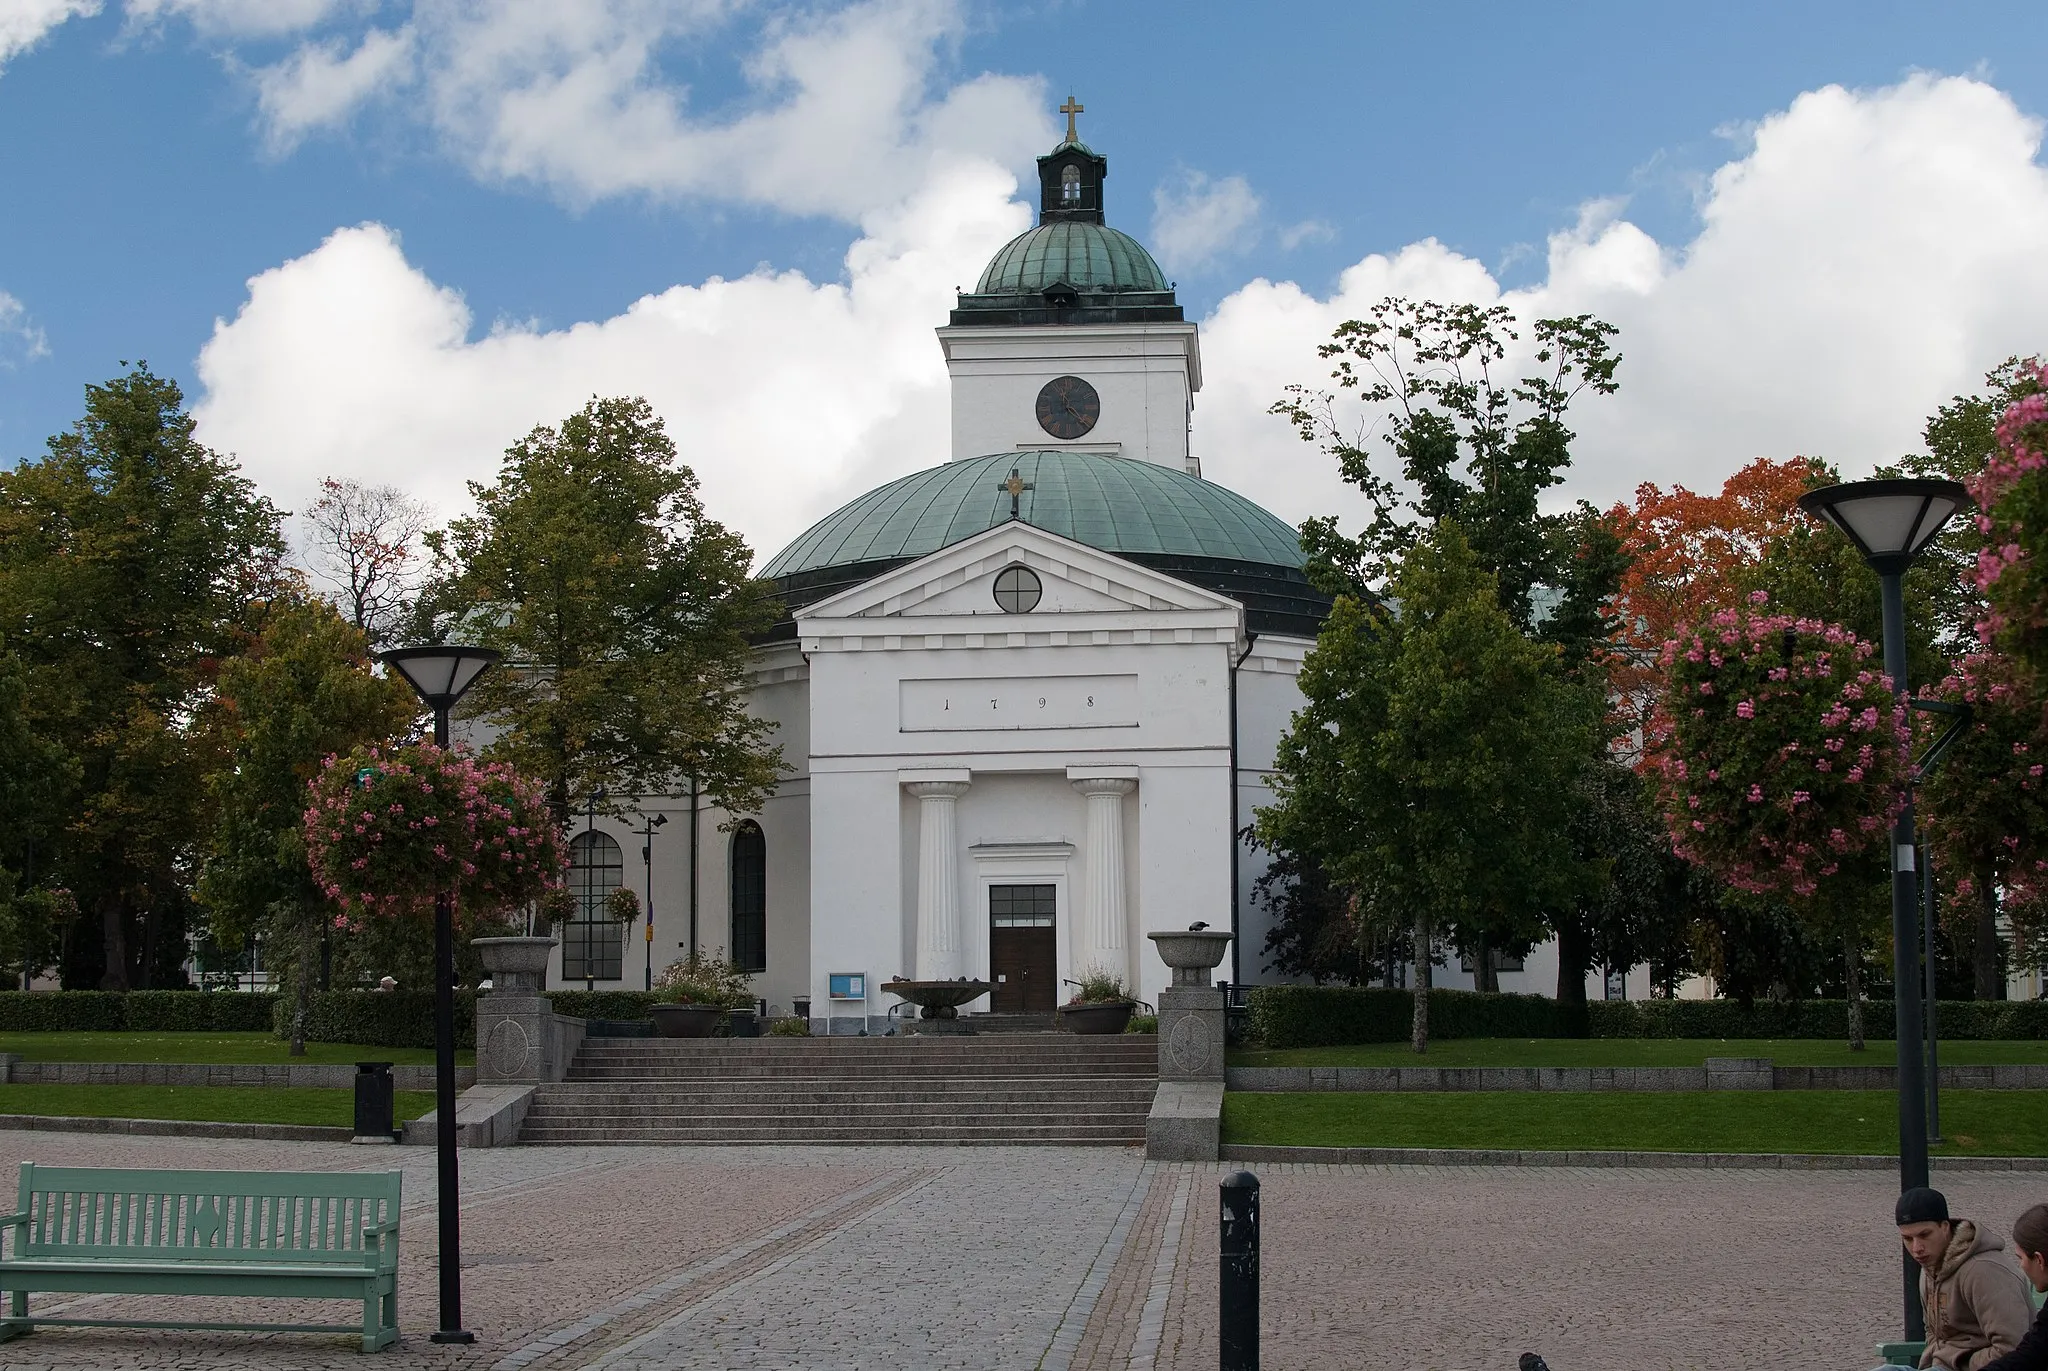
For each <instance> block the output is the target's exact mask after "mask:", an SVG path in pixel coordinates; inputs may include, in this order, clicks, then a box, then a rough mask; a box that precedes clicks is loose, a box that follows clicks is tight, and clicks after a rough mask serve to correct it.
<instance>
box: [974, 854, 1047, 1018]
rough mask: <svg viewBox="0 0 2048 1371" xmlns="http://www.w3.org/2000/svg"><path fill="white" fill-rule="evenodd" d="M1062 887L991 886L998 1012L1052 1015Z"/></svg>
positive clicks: (991, 961)
mask: <svg viewBox="0 0 2048 1371" xmlns="http://www.w3.org/2000/svg"><path fill="white" fill-rule="evenodd" d="M1058 915H1059V887H1058V886H1055V885H992V886H990V887H989V888H988V969H989V979H990V980H991V981H993V982H995V988H994V990H992V991H991V992H990V993H989V997H988V999H989V1008H990V1009H992V1010H994V1011H995V1012H996V1013H998V1014H1050V1013H1051V1012H1052V1011H1053V1007H1054V1005H1055V1004H1056V1003H1057V1001H1058V997H1059V943H1058V937H1059V933H1058Z"/></svg>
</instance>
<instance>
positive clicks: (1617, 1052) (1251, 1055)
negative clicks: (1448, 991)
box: [0, 1038, 2048, 1066]
mask: <svg viewBox="0 0 2048 1371" xmlns="http://www.w3.org/2000/svg"><path fill="white" fill-rule="evenodd" d="M0 1050H11V1049H0ZM1940 1051H1941V1061H1942V1064H1943V1065H1945V1066H1982V1065H1986V1064H1991V1063H1996V1064H2001V1065H2002V1064H2005V1063H2028V1062H2048V1039H2035V1038H2028V1039H2022V1040H2019V1041H2009V1042H1999V1041H1991V1042H1984V1041H1978V1042H1969V1041H1958V1042H1952V1043H1943V1044H1941V1049H1940ZM1709 1057H1769V1058H1771V1059H1772V1060H1773V1061H1775V1062H1777V1064H1778V1065H1780V1066H1891V1065H1893V1064H1894V1063H1895V1062H1897V1060H1898V1057H1897V1054H1896V1053H1895V1052H1894V1051H1893V1044H1891V1043H1890V1042H1872V1043H1871V1044H1870V1045H1869V1046H1868V1047H1866V1048H1865V1049H1864V1050H1863V1051H1861V1052H1851V1051H1850V1050H1849V1046H1848V1044H1847V1043H1843V1042H1836V1041H1834V1040H1832V1039H1818V1038H1777V1039H1757V1038H1747V1039H1745V1038H1445V1039H1443V1040H1442V1041H1439V1042H1433V1043H1431V1044H1430V1045H1429V1051H1428V1052H1427V1053H1424V1054H1421V1055H1419V1056H1418V1055H1417V1054H1416V1053H1415V1052H1414V1051H1412V1050H1411V1049H1410V1048H1409V1046H1408V1044H1406V1043H1362V1044H1359V1045H1357V1046H1352V1047H1294V1048H1284V1049H1281V1050H1279V1051H1266V1050H1259V1049H1243V1050H1239V1051H1234V1052H1232V1053H1231V1054H1230V1064H1231V1065H1232V1066H1698V1065H1699V1064H1700V1063H1702V1062H1704V1061H1705V1060H1706V1059H1707V1058H1709Z"/></svg>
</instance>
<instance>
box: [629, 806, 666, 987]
mask: <svg viewBox="0 0 2048 1371" xmlns="http://www.w3.org/2000/svg"><path fill="white" fill-rule="evenodd" d="M640 817H641V819H642V820H644V821H645V822H646V824H647V827H646V828H645V829H643V830H641V833H640V864H641V865H642V866H643V867H645V868H646V870H647V909H646V914H647V936H646V938H645V942H646V944H647V983H646V986H645V988H646V989H648V990H652V989H654V830H655V829H657V828H660V827H661V826H662V825H663V824H665V823H667V822H668V815H666V814H642V815H641V816H640ZM622 970H623V968H622Z"/></svg>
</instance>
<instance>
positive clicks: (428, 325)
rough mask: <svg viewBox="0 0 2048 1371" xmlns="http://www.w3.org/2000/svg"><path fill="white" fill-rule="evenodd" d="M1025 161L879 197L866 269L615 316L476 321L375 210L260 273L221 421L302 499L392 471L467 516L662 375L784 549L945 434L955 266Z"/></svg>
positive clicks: (1009, 222) (214, 383)
mask: <svg viewBox="0 0 2048 1371" xmlns="http://www.w3.org/2000/svg"><path fill="white" fill-rule="evenodd" d="M1015 184H1016V183H1015V181H1014V179H1013V178H1012V177H1010V176H1009V175H1008V174H1007V173H1004V172H1001V171H999V170H997V169H995V168H993V167H990V166H987V165H985V164H984V165H981V166H969V165H965V164H962V165H958V166H955V167H953V168H952V169H950V170H949V171H948V172H947V173H946V174H945V175H944V176H942V177H941V178H939V179H938V180H937V181H936V182H935V183H934V184H933V185H932V186H931V187H929V188H927V189H926V190H925V191H924V192H922V193H921V194H919V195H917V196H914V197H912V198H911V199H910V200H909V201H907V202H905V203H904V204H903V205H901V206H899V207H897V208H896V209H894V210H892V211H889V212H886V213H880V214H876V215H872V216H870V217H869V219H868V221H867V222H866V224H865V227H864V232H863V234H862V236H861V237H860V239H859V240H858V241H856V242H855V243H854V244H853V245H852V247H851V248H850V249H849V250H848V252H847V255H846V261H845V271H846V275H845V279H844V280H843V281H841V282H813V281H811V280H808V279H806V278H805V277H804V276H803V275H801V274H799V273H796V272H779V273H778V272H771V271H768V270H765V269H764V270H760V271H757V272H755V273H754V274H752V275H749V276H746V277H743V278H740V279H738V280H723V279H717V278H714V279H712V280H709V281H706V282H704V283H703V284H702V285H679V286H672V287H670V288H668V289H667V290H664V291H661V292H660V293H658V294H652V295H648V296H645V297H643V298H642V299H640V300H638V301H636V302H635V303H634V304H633V305H632V306H631V307H630V308H628V309H627V310H626V311H625V312H624V313H623V314H620V315H617V316H615V317H613V318H610V319H606V320H602V321H599V322H592V323H583V324H577V325H575V326H573V327H571V328H567V329H562V330H557V331H552V332H542V331H537V330H534V329H531V328H525V327H512V328H502V327H501V328H500V329H498V330H496V331H494V332H492V333H490V334H489V335H487V336H484V337H481V338H472V337H471V336H470V329H471V324H472V319H471V315H470V312H469V310H468V308H467V306H466V305H465V304H464V303H463V300H462V297H461V296H460V294H459V293H458V292H456V291H454V290H451V289H449V288H447V287H445V286H440V285H437V284H436V283H434V282H432V281H430V280H428V279H427V278H426V276H424V275H423V274H422V273H421V272H419V271H418V270H417V269H416V268H414V267H412V266H411V265H410V264H408V263H407V262H406V260H405V258H404V255H403V253H402V252H401V250H400V246H399V243H398V240H397V237H396V235H394V234H393V233H391V232H390V231H389V230H388V229H386V228H384V227H382V226H380V225H376V224H366V225H364V226H362V227H360V228H352V229H344V230H341V231H339V232H337V233H335V234H334V235H333V236H332V237H330V238H329V239H328V240H327V241H326V242H325V243H323V244H321V245H320V246H319V247H318V248H317V249H315V250H314V251H312V252H310V253H308V254H307V255H306V256H304V257H300V258H297V259H295V260H293V261H289V262H286V263H284V264H283V265H282V266H279V267H276V268H273V269H272V270H270V271H267V272H264V273H263V274H262V275H260V276H258V277H256V278H255V279H253V280H252V281H251V282H250V283H249V298H248V301H247V303H246V304H245V305H244V306H243V307H242V309H241V312H240V313H239V314H238V315H237V316H236V317H235V318H234V319H233V320H232V321H221V322H219V323H218V324H216V326H215V330H214V335H213V338H212V340H211V341H209V342H208V343H207V345H206V347H205V348H204V350H203V351H202V352H201V354H200V357H199V364H198V372H199V377H200V380H201V381H202V383H203V384H204V386H205V392H206V393H205V398H204V399H203V401H201V403H200V404H199V405H198V406H197V409H196V413H197V417H198V420H199V426H200V429H199V431H200V434H201V437H202V440H203V441H205V442H206V443H208V444H210V445H211V446H213V447H215V448H217V449H220V450H223V451H230V452H234V453H236V454H237V455H238V456H239V457H240V458H241V460H242V462H243V464H244V466H245V467H246V468H247V470H248V471H249V472H250V473H251V475H252V476H254V477H255V478H256V479H257V481H258V482H259V484H260V485H261V486H262V487H263V488H264V490H265V491H266V492H267V493H269V494H271V495H272V496H273V497H274V498H276V499H278V500H279V501H280V503H282V504H283V505H285V506H286V507H288V508H295V507H298V506H299V505H301V504H303V503H304V502H305V500H306V498H307V492H308V491H309V490H310V489H311V488H312V486H313V485H314V483H315V482H317V481H318V480H319V479H320V478H321V477H324V476H329V475H334V476H352V477H355V478H357V479H359V480H364V481H374V482H389V483H392V484H395V485H398V486H401V487H404V488H406V489H408V490H410V491H412V492H413V493H415V494H417V495H419V496H421V497H422V498H425V499H427V500H429V501H430V502H432V503H433V504H434V505H435V506H436V507H437V508H438V509H439V510H440V511H441V512H442V513H443V514H444V515H447V514H453V513H456V512H458V511H459V510H460V509H461V508H462V507H463V506H464V505H465V504H466V503H467V499H466V496H465V494H464V488H463V482H464V481H466V480H482V481H489V480H491V479H492V478H493V477H494V475H495V473H496V471H497V467H498V461H499V458H500V457H501V455H502V454H503V451H504V449H505V447H506V446H507V445H509V444H510V443H512V442H513V441H515V440H516V439H518V438H519V437H520V436H521V435H523V434H524V433H525V432H526V431H527V430H528V429H530V428H531V427H532V426H533V425H535V424H538V423H550V422H554V421H557V420H559V419H561V418H563V417H564V416H566V415H568V414H570V413H573V412H574V411H575V410H577V409H578V408H580V407H581V406H582V405H583V403H584V402H585V401H586V400H588V399H589V398H590V396H591V395H593V394H603V395H644V396H646V397H647V398H648V400H649V401H651V402H652V403H653V404H654V406H655V408H656V409H657V410H659V411H660V412H661V413H662V414H663V415H664V416H665V417H666V418H667V420H668V423H669V431H670V433H671V434H672V435H673V436H674V438H675V440H676V444H677V446H678V447H679V448H680V449H681V451H682V453H683V456H684V459H685V460H686V461H688V462H689V463H690V464H691V465H692V466H693V467H694V468H695V469H696V471H697V472H698V474H699V475H700V476H701V477H702V478H703V483H704V493H705V498H706V500H707V501H708V503H709V505H710V507H711V509H712V511H713V512H714V514H716V515H717V516H718V517H720V518H722V519H725V520H726V521H728V522H730V523H733V524H734V525H736V526H737V527H739V528H740V529H742V530H743V531H744V532H745V533H746V534H747V535H748V537H749V538H750V539H751V540H753V542H754V545H755V547H756V549H757V550H760V551H762V552H763V553H764V554H765V553H772V552H773V551H775V550H776V549H777V548H779V547H780V546H781V545H782V544H783V543H784V542H786V541H788V540H789V539H790V538H792V537H794V536H795V535H796V534H797V533H798V532H800V531H802V529H803V528H804V527H805V526H806V525H807V524H808V523H809V522H810V521H811V520H813V519H815V518H818V517H820V516H822V515H823V514H824V513H826V512H827V511H829V510H830V509H831V508H833V507H834V506H835V505H836V504H838V503H841V502H843V501H844V500H845V499H848V498H850V497H851V495H852V494H854V493H856V492H857V491H858V490H861V489H865V488H867V487H868V486H870V485H873V484H876V483H878V482H879V481H881V480H883V479H886V478H888V477H891V476H895V475H899V474H901V473H903V472H906V471H910V470H914V469H916V468H919V467H923V466H928V465H930V464H931V463H932V462H934V461H936V460H939V459H940V458H942V457H943V456H944V449H945V444H946V436H947V422H946V407H945V406H946V399H945V367H944V364H943V362H942V359H941V358H940V356H939V350H938V347H937V344H936V342H935V341H934V339H933V337H932V332H931V330H932V328H933V327H934V325H936V324H937V323H939V322H941V321H943V319H944V318H945V313H946V310H947V309H948V308H949V307H950V305H951V303H952V289H953V283H954V282H956V281H960V280H965V279H972V276H973V273H975V272H976V271H978V270H980V268H981V266H982V264H983V263H984V262H985V261H986V260H987V258H988V257H989V256H990V255H991V254H992V253H993V252H994V251H995V250H996V248H997V247H999V246H1000V245H1001V244H1002V243H1003V242H1004V241H1005V240H1006V239H1007V238H1009V237H1010V236H1012V235H1014V234H1016V233H1017V232H1019V231H1021V230H1022V229H1023V228H1024V227H1025V222H1026V216H1025V211H1024V209H1023V207H1022V206H1021V205H1020V204H1018V203H1017V202H1016V201H1015V200H1013V199H1012V198H1011V197H1012V194H1013V192H1014V190H1015Z"/></svg>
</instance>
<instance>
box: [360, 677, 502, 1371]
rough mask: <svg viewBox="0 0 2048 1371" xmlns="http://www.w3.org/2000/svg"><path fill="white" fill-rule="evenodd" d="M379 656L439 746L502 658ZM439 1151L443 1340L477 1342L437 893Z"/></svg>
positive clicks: (439, 894) (449, 948)
mask: <svg viewBox="0 0 2048 1371" xmlns="http://www.w3.org/2000/svg"><path fill="white" fill-rule="evenodd" d="M377 659H378V660H379V661H381V662H383V663H384V665H386V666H388V667H390V668H391V669H392V670H393V671H395V672H397V673H398V674H399V675H401V676H403V677H404V678H405V682H406V684H407V685H409V686H411V687H412V688H413V690H414V692H415V693H416V694H418V696H419V697H420V699H421V700H422V701H423V702H424V703H425V704H426V706H427V708H429V709H431V710H433V711H434V746H436V747H446V746H448V713H449V711H450V710H452V709H454V708H455V702H456V701H457V700H460V699H461V698H462V697H463V695H464V694H466V693H467V692H468V690H469V688H470V687H471V686H473V685H475V684H476V680H477V677H479V676H481V675H483V674H484V673H485V672H486V671H489V670H490V669H491V668H492V667H493V666H494V665H496V664H497V662H498V654H497V653H495V652H492V651H491V650H490V649H489V648H482V647H457V646H454V645H445V646H435V647H401V648H393V649H392V650H391V651H389V652H380V653H378V654H377ZM434 1150H435V1152H436V1154H437V1157H436V1160H437V1161H438V1162H439V1171H440V1176H439V1180H440V1189H439V1195H438V1200H437V1207H438V1209H439V1219H440V1230H441V1240H440V1266H441V1326H440V1328H439V1329H437V1330H435V1332H434V1335H433V1340H434V1341H435V1342H459V1343H470V1342H475V1341H476V1334H474V1333H471V1332H470V1331H468V1330H467V1329H465V1328H464V1327H463V1326H462V1210H461V1196H460V1195H459V1193H458V1189H457V1185H456V1171H455V912H454V905H453V901H452V899H451V898H450V895H449V892H448V891H447V890H446V889H445V888H444V889H441V890H437V891H435V892H434Z"/></svg>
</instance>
